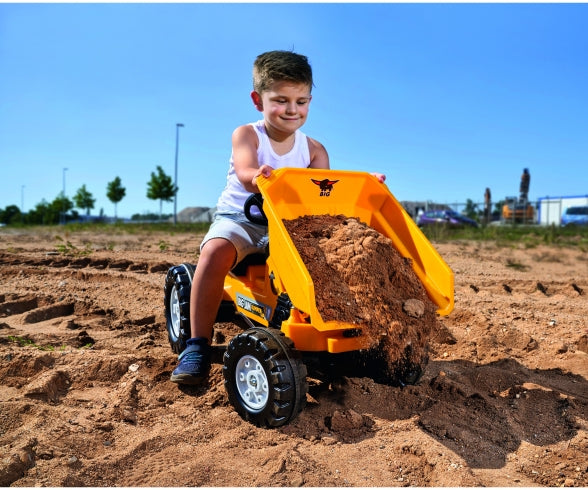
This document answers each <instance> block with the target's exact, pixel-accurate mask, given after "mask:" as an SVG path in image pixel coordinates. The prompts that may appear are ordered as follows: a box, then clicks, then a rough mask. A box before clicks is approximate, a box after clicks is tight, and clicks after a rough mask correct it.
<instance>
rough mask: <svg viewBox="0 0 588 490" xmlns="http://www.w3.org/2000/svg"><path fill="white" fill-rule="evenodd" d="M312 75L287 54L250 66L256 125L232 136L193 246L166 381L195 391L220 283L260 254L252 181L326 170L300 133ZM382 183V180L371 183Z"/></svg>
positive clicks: (262, 237) (321, 152) (299, 58)
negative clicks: (211, 214) (182, 317)
mask: <svg viewBox="0 0 588 490" xmlns="http://www.w3.org/2000/svg"><path fill="white" fill-rule="evenodd" d="M312 86H313V81H312V69H311V67H310V65H309V63H308V59H307V57H306V56H303V55H300V54H296V53H293V52H290V51H270V52H267V53H263V54H261V55H259V56H258V57H257V58H256V59H255V62H254V65H253V91H252V92H251V99H252V101H253V105H254V106H255V108H256V109H257V110H258V111H259V112H261V113H262V114H263V119H262V120H260V121H258V122H256V123H251V124H246V125H243V126H239V127H238V128H237V129H235V131H234V132H233V135H232V153H231V159H230V166H229V172H228V175H227V184H226V187H225V189H224V190H223V192H222V194H221V196H220V198H219V200H218V203H217V213H216V214H215V218H214V221H213V223H212V225H211V226H210V229H209V231H208V233H207V234H206V236H205V237H204V239H203V241H202V244H201V245H200V258H199V259H198V265H197V267H196V271H195V273H194V278H193V280H192V290H191V294H190V326H191V338H190V339H188V341H187V342H186V349H185V350H184V351H183V352H182V353H181V354H180V356H179V364H178V366H177V367H176V369H174V371H173V372H172V375H171V378H170V379H171V381H173V382H175V383H181V384H199V383H201V382H202V381H203V380H205V379H206V377H207V376H208V372H209V370H210V344H211V342H212V339H211V337H212V329H213V325H214V321H215V319H216V313H217V311H218V308H219V306H220V302H221V299H222V295H223V286H224V279H225V276H226V275H227V274H228V273H229V271H230V270H231V269H232V268H233V267H234V266H235V265H236V264H237V263H238V262H239V261H241V259H243V258H244V257H245V256H246V255H248V254H251V253H254V252H259V251H263V250H264V249H265V247H266V245H267V227H266V226H261V225H257V224H254V223H251V222H250V221H249V220H248V219H247V218H246V217H245V215H244V212H243V206H244V204H245V200H246V199H247V198H248V197H249V196H250V195H251V194H252V193H258V192H259V189H258V187H257V183H256V181H257V178H258V177H259V176H260V175H263V176H265V177H268V176H269V175H270V173H271V171H272V170H273V169H277V168H281V167H299V168H306V167H310V168H319V169H328V168H329V156H328V154H327V151H326V150H325V148H324V147H323V145H321V144H320V143H319V142H318V141H316V140H314V139H312V138H310V137H308V136H306V135H305V134H303V133H302V132H301V131H300V128H301V127H302V125H303V124H304V123H305V122H306V118H307V116H308V108H309V105H310V101H311V99H312V95H311V90H312ZM378 177H379V178H380V181H381V182H383V180H384V176H378Z"/></svg>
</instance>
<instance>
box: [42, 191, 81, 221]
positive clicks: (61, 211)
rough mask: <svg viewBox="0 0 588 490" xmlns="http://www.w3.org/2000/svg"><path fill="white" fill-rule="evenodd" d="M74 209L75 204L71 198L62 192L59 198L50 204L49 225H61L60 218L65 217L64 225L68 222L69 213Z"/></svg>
mask: <svg viewBox="0 0 588 490" xmlns="http://www.w3.org/2000/svg"><path fill="white" fill-rule="evenodd" d="M73 208H74V204H73V202H71V200H70V199H69V197H67V196H65V195H64V194H63V192H60V193H59V194H58V196H57V197H56V198H55V199H53V201H52V202H51V204H49V216H48V217H49V220H50V221H49V222H48V223H47V224H54V223H59V222H60V220H59V217H60V216H63V223H66V222H67V213H68V211H71V210H72V209H73Z"/></svg>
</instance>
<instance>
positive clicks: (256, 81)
mask: <svg viewBox="0 0 588 490" xmlns="http://www.w3.org/2000/svg"><path fill="white" fill-rule="evenodd" d="M284 81H285V82H294V83H304V84H306V85H308V87H309V88H310V89H312V87H313V83H312V68H311V67H310V64H309V63H308V58H307V57H306V56H304V55H301V54H297V53H294V52H292V51H268V52H267V53H263V54H260V55H259V56H258V57H257V58H256V59H255V62H254V63H253V90H255V91H256V92H257V93H259V94H261V93H262V92H263V91H265V90H268V89H269V87H270V86H271V85H272V84H273V83H274V82H284Z"/></svg>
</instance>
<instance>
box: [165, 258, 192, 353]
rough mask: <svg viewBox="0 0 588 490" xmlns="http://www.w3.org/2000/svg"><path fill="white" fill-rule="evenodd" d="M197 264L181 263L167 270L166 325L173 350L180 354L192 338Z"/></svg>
mask: <svg viewBox="0 0 588 490" xmlns="http://www.w3.org/2000/svg"><path fill="white" fill-rule="evenodd" d="M195 270H196V266H195V265H192V264H181V265H176V266H174V267H171V268H170V269H169V270H168V271H167V275H166V277H165V286H164V306H165V326H166V329H167V336H168V339H169V343H170V345H171V348H172V350H173V351H174V352H175V353H176V354H180V353H181V352H182V351H183V350H184V349H185V348H186V340H188V339H189V338H190V291H191V289H192V278H193V277H194V271H195Z"/></svg>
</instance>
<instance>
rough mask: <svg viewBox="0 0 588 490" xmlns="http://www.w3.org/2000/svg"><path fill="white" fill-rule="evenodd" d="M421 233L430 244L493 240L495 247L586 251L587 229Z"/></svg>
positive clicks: (439, 229) (430, 229) (441, 228)
mask: <svg viewBox="0 0 588 490" xmlns="http://www.w3.org/2000/svg"><path fill="white" fill-rule="evenodd" d="M423 233H424V234H425V236H426V237H427V238H428V239H429V240H430V241H432V242H442V243H443V242H452V241H456V240H473V241H494V242H496V244H497V245H498V246H503V247H512V246H513V245H523V246H524V247H525V248H534V247H537V246H539V245H556V246H562V247H577V248H579V249H580V250H582V251H585V250H587V249H588V227H559V226H554V225H552V226H537V225H502V226H485V227H480V228H449V227H447V226H429V227H424V228H423Z"/></svg>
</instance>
